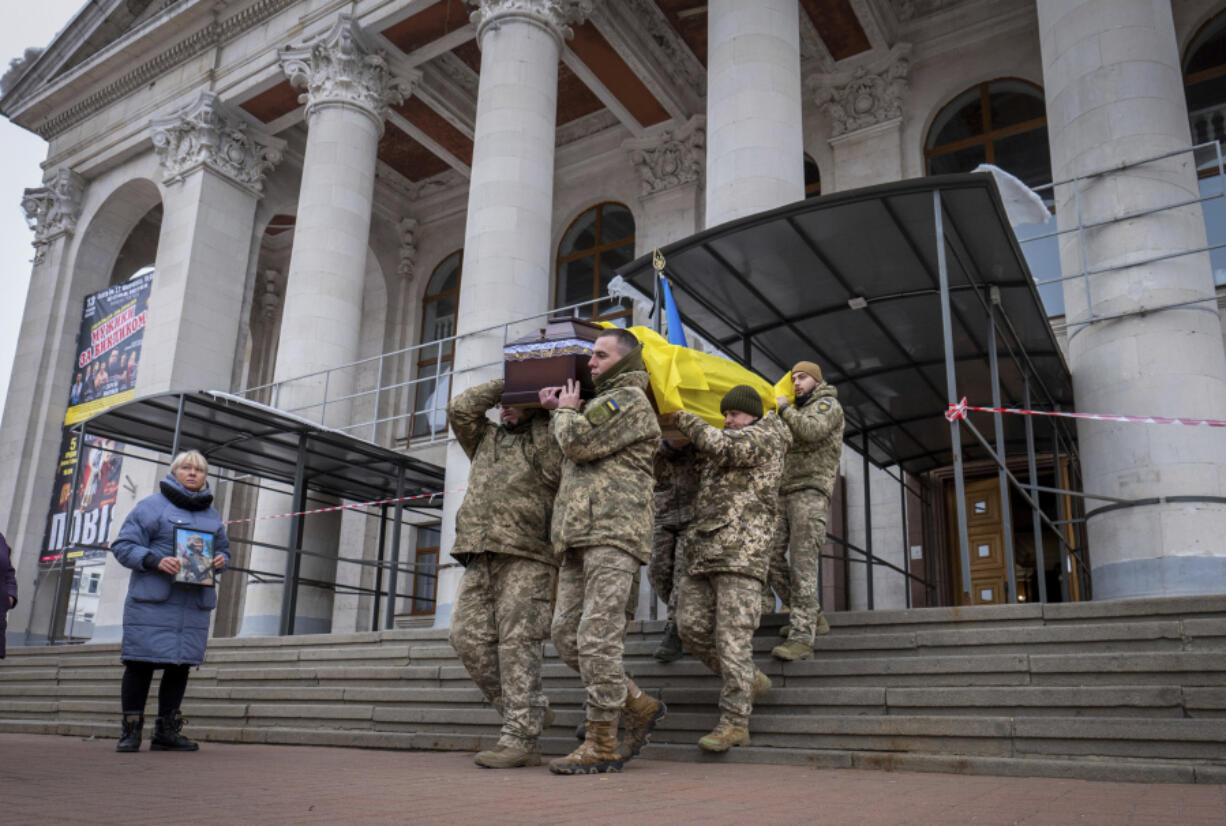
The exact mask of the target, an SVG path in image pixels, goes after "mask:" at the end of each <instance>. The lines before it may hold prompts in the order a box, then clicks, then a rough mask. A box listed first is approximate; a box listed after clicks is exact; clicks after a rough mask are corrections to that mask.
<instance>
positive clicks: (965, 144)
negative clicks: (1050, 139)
mask: <svg viewBox="0 0 1226 826" xmlns="http://www.w3.org/2000/svg"><path fill="white" fill-rule="evenodd" d="M924 160H925V162H926V164H927V167H928V174H929V175H944V174H949V173H956V172H970V171H971V170H972V169H974V168H975V167H976V166H978V165H979V164H981V163H990V164H995V165H996V166H999V167H1000V168H1001V169H1003V170H1005V171H1006V172H1008V173H1010V174H1011V175H1013V176H1015V177H1017V178H1019V179H1021V180H1022V181H1023V182H1024V183H1026V184H1027V185H1028V186H1039V185H1041V184H1047V183H1051V152H1050V149H1049V147H1048V143H1047V111H1046V108H1045V105H1044V101H1043V91H1042V90H1041V89H1040V88H1039V87H1037V86H1035V85H1034V84H1032V83H1028V82H1026V81H1024V80H1017V79H1014V78H1002V79H999V80H990V81H987V82H986V83H980V84H977V85H975V86H972V87H971V88H970V89H967V90H966V91H964V92H963V93H962V94H960V95H958V96H957V97H955V98H954V99H953V100H952V101H950V102H949V103H948V104H946V105H945V107H944V108H943V109H941V111H940V112H938V113H937V116H936V118H935V119H934V120H933V122H932V126H931V127H930V128H929V130H928V139H927V140H926V141H925V142H924Z"/></svg>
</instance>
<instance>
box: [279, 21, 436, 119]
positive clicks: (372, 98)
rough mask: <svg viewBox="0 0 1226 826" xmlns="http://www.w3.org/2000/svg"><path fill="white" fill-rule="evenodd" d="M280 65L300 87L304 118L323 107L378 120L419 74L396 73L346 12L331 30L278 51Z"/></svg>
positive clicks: (396, 101)
mask: <svg viewBox="0 0 1226 826" xmlns="http://www.w3.org/2000/svg"><path fill="white" fill-rule="evenodd" d="M280 56H281V69H282V70H283V71H284V72H285V75H286V77H288V78H289V82H290V84H291V85H292V86H295V87H298V88H305V89H306V92H305V93H303V94H302V95H300V96H299V97H298V102H299V103H303V104H305V105H306V119H307V123H308V124H309V123H310V120H311V114H312V113H313V112H315V111H317V110H319V109H320V108H322V107H325V106H348V107H353V108H356V109H358V110H360V111H362V112H364V113H365V114H367V115H369V116H370V118H371V119H373V120H374V121H375V123H376V124H378V127H379V131H380V133H382V131H383V121H384V119H385V118H386V117H387V110H388V107H389V106H392V105H394V104H397V103H402V102H403V101H404V99H405V98H406V97H408V95H409V93H410V92H411V90H412V84H413V83H415V82H416V81H417V79H418V78H420V77H421V73H420V72H417V71H416V70H413V71H412V72H410V73H409V74H411V77H404V76H398V75H397V74H396V73H393V71H392V68H391V66H390V65H389V64H388V61H387V55H386V54H385V53H384V51H383V50H382V49H381V48H379V47H378V46H377V45H376V44H375V42H374V41H373V40H372V39H371V38H370V37H368V36H367V34H366V33H365V32H364V31H362V27H361V26H359V25H358V24H357V21H356V20H354V19H353V15H351V14H340V15H337V17H336V22H335V23H333V24H332V28H330V29H329V30H328V31H326V32H324V33H323V34H321V35H319V36H318V37H315V38H314V39H312V40H309V41H307V42H306V43H304V44H303V45H301V46H298V47H292V46H291V47H286V48H284V49H282V50H281V53H280Z"/></svg>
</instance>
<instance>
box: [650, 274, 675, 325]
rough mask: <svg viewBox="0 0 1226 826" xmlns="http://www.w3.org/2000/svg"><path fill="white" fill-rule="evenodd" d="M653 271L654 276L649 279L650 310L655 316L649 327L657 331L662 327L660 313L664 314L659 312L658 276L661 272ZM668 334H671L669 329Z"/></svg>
mask: <svg viewBox="0 0 1226 826" xmlns="http://www.w3.org/2000/svg"><path fill="white" fill-rule="evenodd" d="M655 273H656V277H655V278H653V279H651V312H652V313H653V314H654V316H655V318H653V319H652V320H651V328H652V329H653V330H655V331H656V332H657V333H658V332H660V331H661V330H663V329H664V325H663V324H662V323H661V318H660V317H661V316H662V315H664V314H663V313H661V312H660V277H661V275H662V273H661V272H660V271H659V270H656V271H655ZM669 335H672V331H671V330H670V331H669Z"/></svg>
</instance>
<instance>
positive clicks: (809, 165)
mask: <svg viewBox="0 0 1226 826" xmlns="http://www.w3.org/2000/svg"><path fill="white" fill-rule="evenodd" d="M821 194H822V173H821V170H820V169H818V168H817V161H815V160H813V159H812V158H810V157H809V154H808V153H807V152H806V153H805V197H806V198H816V197H817V196H818V195H821Z"/></svg>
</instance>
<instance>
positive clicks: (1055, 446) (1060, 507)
mask: <svg viewBox="0 0 1226 826" xmlns="http://www.w3.org/2000/svg"><path fill="white" fill-rule="evenodd" d="M1051 454H1052V466H1053V468H1054V471H1055V474H1056V487H1058V488H1062V487H1064V480H1063V479H1062V478H1061V477H1060V434H1059V432H1058V429H1057V424H1056V421H1055V419H1053V420H1052V423H1051ZM1056 518H1057V519H1059V520H1060V522H1059V524H1061V525H1063V524H1064V520H1065V519H1066V518H1067V517H1066V515H1065V513H1064V495H1063V494H1059V493H1057V494H1056ZM1056 541H1057V542H1059V543H1060V599H1061V601H1063V602H1068V598H1069V589H1068V574H1069V570H1068V565H1069V562H1068V542H1067V541H1065V539H1064V536H1063V535H1062V534H1060V533H1059V532H1057V533H1056Z"/></svg>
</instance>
